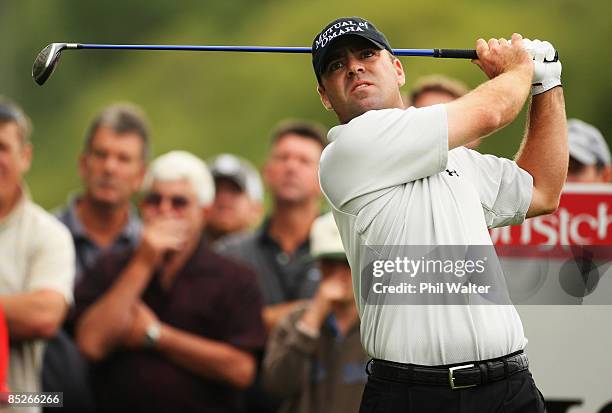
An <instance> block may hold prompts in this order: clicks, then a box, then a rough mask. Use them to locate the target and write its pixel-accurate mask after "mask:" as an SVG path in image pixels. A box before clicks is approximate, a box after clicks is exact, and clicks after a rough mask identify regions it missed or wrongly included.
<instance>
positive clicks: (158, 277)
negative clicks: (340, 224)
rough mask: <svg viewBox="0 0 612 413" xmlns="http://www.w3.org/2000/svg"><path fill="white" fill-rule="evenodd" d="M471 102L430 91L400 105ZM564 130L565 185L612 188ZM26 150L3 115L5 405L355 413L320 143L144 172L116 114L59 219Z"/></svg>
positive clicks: (1, 383) (354, 367) (577, 128)
mask: <svg viewBox="0 0 612 413" xmlns="http://www.w3.org/2000/svg"><path fill="white" fill-rule="evenodd" d="M466 93H469V90H468V88H467V87H466V86H465V85H463V84H462V83H460V82H458V81H455V80H453V79H448V78H444V77H440V76H436V77H428V78H425V79H422V80H421V81H419V82H417V83H416V84H415V88H414V89H413V90H412V92H411V93H410V94H409V95H407V96H406V104H407V106H409V105H414V106H417V107H420V106H426V105H431V104H437V103H444V102H448V101H450V100H453V99H456V98H458V97H460V96H462V95H463V94H466ZM568 126H569V140H570V167H569V177H568V181H577V182H608V183H609V182H611V179H612V167H611V160H610V152H609V149H608V147H607V145H606V142H605V140H604V139H603V137H602V135H601V133H600V132H599V131H598V130H597V129H596V128H595V127H594V126H592V125H589V124H587V123H585V122H582V121H580V120H575V119H573V120H570V121H569V122H568ZM30 132H31V124H30V120H29V118H28V117H27V115H26V114H25V113H24V112H23V111H22V110H21V108H20V107H19V106H18V105H17V104H16V103H14V102H12V101H10V100H8V99H6V98H1V97H0V310H1V312H0V353H2V351H4V352H5V353H8V354H4V355H3V354H0V370H2V369H3V368H4V369H6V365H7V364H8V370H7V371H5V370H2V371H0V391H3V390H6V389H10V391H19V392H41V391H48V392H62V393H63V404H64V406H63V408H53V409H49V410H48V411H53V412H59V411H75V412H106V411H116V410H126V411H131V412H170V411H181V412H191V411H193V412H196V411H197V412H252V413H254V412H265V413H274V412H281V413H282V412H298V413H308V412H311V413H315V412H317V413H321V412H322V413H326V412H329V413H332V412H349V411H357V409H358V406H359V402H360V399H361V393H362V391H363V388H364V385H365V382H366V373H365V367H366V362H367V359H368V356H367V354H365V352H364V351H363V349H362V347H361V344H360V340H359V317H358V312H357V309H356V307H355V302H354V293H353V288H352V281H351V270H350V267H349V265H348V262H347V260H346V256H345V255H344V250H343V247H342V242H341V239H340V235H339V233H338V230H337V229H336V226H335V223H334V220H333V217H332V216H331V214H323V212H324V211H325V209H326V207H325V205H324V201H323V199H322V196H321V191H320V187H319V180H318V163H319V158H320V156H321V153H322V151H323V149H324V147H325V145H326V131H325V130H324V129H323V128H322V127H321V126H320V125H318V124H316V123H313V122H308V121H284V122H281V123H279V125H278V126H277V127H276V128H274V129H273V131H272V133H271V138H270V142H269V151H268V155H267V158H266V161H265V164H264V165H263V167H262V168H261V175H260V172H259V171H258V169H257V168H256V167H255V166H253V164H251V162H250V161H248V160H247V159H244V158H243V157H241V156H238V155H235V154H228V153H225V154H219V155H217V156H214V157H211V156H210V155H212V154H207V153H203V154H201V155H203V157H206V158H208V159H209V161H208V162H207V163H205V162H204V161H202V160H201V159H200V158H199V157H198V156H196V155H194V154H191V153H188V152H184V151H171V152H168V153H166V154H163V155H161V156H159V157H157V158H156V159H154V160H152V161H151V162H149V157H150V132H149V127H148V122H147V120H146V117H145V115H144V113H143V112H142V111H141V110H140V109H139V108H138V107H136V106H135V105H132V104H123V103H122V104H112V105H110V106H108V107H106V108H104V109H103V110H102V111H101V112H100V113H99V115H98V116H96V117H95V119H93V120H92V121H91V124H90V126H89V128H88V130H87V133H86V136H85V138H84V142H83V148H82V151H81V154H80V157H79V160H78V165H77V173H78V174H79V176H80V178H81V181H82V188H81V190H80V191H78V192H77V193H74V194H70V195H69V197H68V199H67V203H66V206H65V207H63V208H61V209H58V210H56V211H54V212H53V214H52V213H50V212H47V211H45V210H44V209H43V208H41V207H40V206H38V205H37V204H36V203H34V201H32V196H31V195H30V192H29V190H28V187H27V185H26V182H25V178H24V177H25V174H26V173H27V171H28V169H29V167H30V164H31V160H32V151H33V149H32V144H31V143H30ZM264 187H265V188H266V189H267V192H264ZM34 195H35V194H34ZM265 199H268V200H269V204H270V208H269V209H268V212H267V213H265V214H264V200H265ZM2 313H3V314H4V318H3V317H2ZM7 331H8V337H9V340H10V346H9V348H8V349H7V346H6V345H3V343H4V342H5V341H6V337H5V336H6V334H4V335H3V332H4V333H6V332H7ZM4 377H6V378H7V382H5V380H3V378H4ZM0 411H2V408H1V407H0ZM10 411H11V412H18V413H19V412H28V413H37V412H40V411H42V409H41V408H40V407H23V408H11V410H10Z"/></svg>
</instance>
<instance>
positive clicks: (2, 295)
mask: <svg viewBox="0 0 612 413" xmlns="http://www.w3.org/2000/svg"><path fill="white" fill-rule="evenodd" d="M29 133H30V122H29V120H28V118H27V117H26V115H25V114H24V113H23V111H22V110H21V109H20V108H19V107H18V106H17V105H16V104H14V103H12V102H10V101H8V100H6V99H3V98H0V305H1V306H2V307H3V310H4V314H5V316H6V320H7V324H8V327H9V336H10V340H11V350H10V362H9V387H10V389H11V391H21V392H40V391H41V380H40V371H41V369H42V357H43V350H44V346H45V339H47V338H49V337H51V336H53V335H54V334H55V332H56V331H57V329H58V328H59V326H60V325H61V324H62V321H63V319H64V316H65V314H66V310H67V309H68V306H69V304H70V303H72V286H73V281H74V272H75V267H74V260H75V258H74V257H75V255H74V246H73V244H72V239H71V237H70V233H69V232H68V230H66V228H65V227H64V226H63V225H62V224H61V223H60V222H58V221H57V220H56V219H55V218H54V217H53V216H52V215H50V214H49V213H47V212H46V211H44V210H43V209H42V208H41V207H39V206H38V205H36V204H35V203H34V202H32V201H31V200H30V197H29V194H28V191H27V187H26V184H25V182H24V178H23V176H24V174H25V173H26V172H27V171H28V169H29V168H30V162H31V159H32V145H31V144H30V142H29ZM40 410H41V409H40V408H38V407H28V408H14V409H11V410H10V411H11V412H39V411H40Z"/></svg>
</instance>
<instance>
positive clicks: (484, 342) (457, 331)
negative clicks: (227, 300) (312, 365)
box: [319, 105, 533, 365]
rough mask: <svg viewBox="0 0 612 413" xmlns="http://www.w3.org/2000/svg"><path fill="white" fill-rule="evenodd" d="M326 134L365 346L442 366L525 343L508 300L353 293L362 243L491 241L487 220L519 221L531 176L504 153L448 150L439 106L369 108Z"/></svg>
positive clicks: (328, 167) (327, 187)
mask: <svg viewBox="0 0 612 413" xmlns="http://www.w3.org/2000/svg"><path fill="white" fill-rule="evenodd" d="M328 138H329V141H330V142H331V143H330V144H329V145H328V146H327V148H325V150H324V151H323V154H322V156H321V163H320V170H319V178H320V182H321V188H322V190H323V193H324V194H325V196H326V197H327V199H328V201H329V202H330V204H331V205H332V207H333V213H334V218H335V220H336V223H337V225H338V228H339V230H340V234H341V237H342V242H343V244H344V248H345V250H346V253H347V256H348V259H349V263H350V265H351V269H352V273H353V286H354V289H355V296H356V300H357V303H358V308H359V314H360V316H361V339H362V343H363V345H364V347H365V349H366V351H367V352H368V353H369V354H370V355H371V356H372V357H375V358H380V359H385V360H391V361H397V362H402V363H415V364H423V365H441V364H450V363H460V362H464V361H471V360H484V359H489V358H494V357H499V356H502V355H505V354H508V353H511V352H514V351H517V350H520V349H523V348H524V347H525V345H526V343H527V339H526V338H525V336H524V333H523V326H522V324H521V321H520V318H519V317H518V314H517V312H516V310H515V308H514V306H512V305H399V306H398V305H374V304H369V303H368V302H366V301H365V300H363V299H362V294H361V291H360V288H361V280H360V277H361V274H362V270H363V268H361V266H362V265H364V264H362V262H361V261H362V260H361V258H362V257H361V254H362V251H361V248H362V246H364V245H367V246H378V245H385V246H386V245H491V238H490V236H489V233H488V230H487V227H497V226H504V225H513V224H518V223H520V222H522V221H523V220H524V218H525V214H526V212H527V209H528V208H529V204H530V202H531V194H532V185H533V181H532V178H531V176H530V175H529V174H528V173H527V172H525V171H524V170H522V169H520V168H519V167H518V166H517V165H516V163H514V162H512V161H510V160H507V159H501V158H497V157H495V156H491V155H481V154H480V153H478V152H476V151H472V150H469V149H466V148H463V147H460V148H456V149H453V150H451V151H449V150H448V122H447V117H446V107H445V106H444V105H435V106H430V107H425V108H420V109H415V108H413V107H411V108H409V109H407V110H401V109H384V110H377V111H369V112H367V113H365V114H363V115H361V116H359V117H357V118H355V119H353V120H351V121H350V122H349V123H348V124H345V125H340V126H336V127H334V128H332V129H331V130H330V131H329V135H328Z"/></svg>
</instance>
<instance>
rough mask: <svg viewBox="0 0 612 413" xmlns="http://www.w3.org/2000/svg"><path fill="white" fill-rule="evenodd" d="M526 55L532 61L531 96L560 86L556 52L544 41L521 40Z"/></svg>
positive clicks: (559, 70) (559, 68)
mask: <svg viewBox="0 0 612 413" xmlns="http://www.w3.org/2000/svg"><path fill="white" fill-rule="evenodd" d="M523 45H524V46H525V49H527V53H529V55H530V56H531V58H532V59H533V65H534V71H533V81H532V84H531V96H535V95H539V94H540V93H544V92H546V91H547V90H550V89H552V88H554V87H555V86H560V85H561V62H560V61H559V60H558V59H556V54H557V53H556V51H555V48H554V47H553V45H552V44H550V43H549V42H546V41H540V40H529V39H523Z"/></svg>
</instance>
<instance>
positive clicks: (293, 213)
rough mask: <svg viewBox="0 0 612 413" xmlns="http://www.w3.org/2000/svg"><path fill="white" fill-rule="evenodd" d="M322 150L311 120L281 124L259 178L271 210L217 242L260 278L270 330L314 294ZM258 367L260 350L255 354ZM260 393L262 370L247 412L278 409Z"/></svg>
mask: <svg viewBox="0 0 612 413" xmlns="http://www.w3.org/2000/svg"><path fill="white" fill-rule="evenodd" d="M324 146H325V130H324V129H323V128H322V127H320V126H319V125H317V124H313V123H310V122H293V121H287V122H282V123H280V124H279V125H278V126H277V127H276V128H275V130H274V132H273V134H272V144H271V148H270V152H269V154H268V159H267V161H266V164H265V166H264V170H263V177H264V182H265V183H266V185H267V187H268V189H269V190H270V195H271V198H272V212H271V214H270V215H269V216H268V217H267V218H266V220H265V221H264V223H263V225H262V226H261V227H260V228H259V229H258V230H257V231H255V232H253V233H251V234H243V235H241V236H230V237H226V238H223V239H220V240H219V241H218V242H217V245H216V247H217V249H218V250H219V251H220V252H221V253H222V254H225V255H228V256H230V257H234V258H236V259H238V260H241V261H242V262H244V263H246V264H248V265H250V266H251V268H253V269H254V270H255V272H256V273H257V275H258V277H259V285H260V287H261V290H262V293H263V297H264V303H265V307H264V311H263V319H264V323H265V325H266V328H267V330H268V331H270V330H271V329H272V328H273V327H274V326H275V325H276V323H277V322H278V321H279V320H280V319H282V318H283V317H284V316H285V315H287V314H288V313H289V312H291V311H292V310H293V309H294V308H297V307H298V306H299V305H300V304H301V303H303V302H304V300H305V299H308V298H310V297H312V296H313V294H314V292H315V291H316V288H317V285H318V283H319V279H320V278H321V275H320V272H319V270H318V269H317V267H316V266H315V265H314V263H312V262H311V261H309V260H308V259H307V258H308V257H309V254H310V240H309V233H310V226H311V225H312V222H313V221H314V220H315V219H316V217H317V216H318V215H319V208H320V202H321V190H320V187H319V177H318V169H319V158H320V157H321V152H322V151H323V147H324ZM258 356H259V358H258V362H259V363H258V367H260V363H261V360H262V358H263V352H262V353H261V354H259V355H258ZM278 405H279V401H278V400H274V398H272V397H270V396H269V395H268V394H266V392H265V391H264V390H263V389H262V386H261V375H260V369H259V368H258V375H257V378H256V382H255V384H254V385H253V387H252V388H251V389H249V393H248V398H247V406H248V411H249V412H251V413H255V412H257V413H271V412H275V411H276V409H277V408H278Z"/></svg>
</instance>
